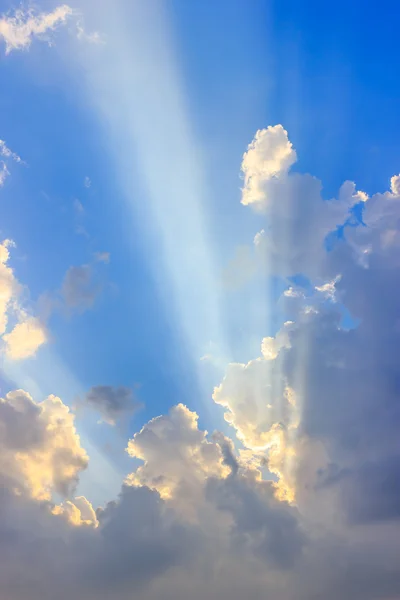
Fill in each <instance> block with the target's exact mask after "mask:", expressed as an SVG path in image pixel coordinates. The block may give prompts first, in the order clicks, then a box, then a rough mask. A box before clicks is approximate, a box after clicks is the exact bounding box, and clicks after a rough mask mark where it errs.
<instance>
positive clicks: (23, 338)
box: [0, 240, 47, 360]
mask: <svg viewBox="0 0 400 600" xmlns="http://www.w3.org/2000/svg"><path fill="white" fill-rule="evenodd" d="M13 246H14V243H13V242H12V241H11V240H5V241H3V242H2V243H1V244H0V336H1V337H2V341H3V344H4V347H3V351H4V353H5V355H6V356H7V357H8V358H10V359H11V360H22V359H25V358H29V357H31V356H34V354H35V353H36V352H37V350H38V349H39V348H40V346H42V345H43V344H44V343H45V342H46V341H47V334H46V330H45V328H44V326H43V324H42V323H41V322H40V320H39V319H37V318H36V317H33V316H32V315H30V314H29V313H28V312H27V311H26V310H24V309H23V308H22V307H21V305H20V295H21V291H22V286H21V285H20V283H19V282H18V280H17V279H16V277H15V275H14V271H13V269H12V268H11V267H10V266H9V264H8V262H9V258H10V250H9V249H10V248H11V247H13ZM10 317H13V318H16V319H17V323H16V324H15V325H14V326H13V327H11V328H10V327H9V326H8V325H9V321H10Z"/></svg>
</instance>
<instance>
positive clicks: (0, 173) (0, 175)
mask: <svg viewBox="0 0 400 600" xmlns="http://www.w3.org/2000/svg"><path fill="white" fill-rule="evenodd" d="M9 174H10V172H9V170H8V169H7V165H6V163H5V162H2V163H1V168H0V187H1V186H3V185H4V182H5V180H6V179H7V177H8V176H9Z"/></svg>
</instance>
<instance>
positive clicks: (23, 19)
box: [0, 4, 104, 54]
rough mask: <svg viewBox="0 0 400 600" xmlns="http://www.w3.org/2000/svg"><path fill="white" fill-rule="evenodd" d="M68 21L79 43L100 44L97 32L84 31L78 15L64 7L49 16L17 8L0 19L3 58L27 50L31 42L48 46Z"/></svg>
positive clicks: (100, 39) (45, 13) (32, 9)
mask: <svg viewBox="0 0 400 600" xmlns="http://www.w3.org/2000/svg"><path fill="white" fill-rule="evenodd" d="M71 19H74V30H75V34H76V37H77V38H78V39H79V40H83V41H85V42H88V43H91V44H101V43H104V39H103V37H102V36H101V35H100V33H99V32H97V31H93V32H90V33H88V32H87V31H86V29H85V26H84V23H83V19H82V15H81V14H80V13H79V12H78V11H76V10H74V9H72V8H71V7H70V6H68V5H67V4H62V5H60V6H58V7H56V8H55V9H54V10H52V11H50V12H39V11H37V10H35V9H34V8H26V9H23V8H20V9H18V10H16V11H15V12H10V13H8V14H4V15H3V16H2V17H1V18H0V39H3V41H4V43H5V46H6V54H10V52H12V51H13V50H26V49H28V48H29V47H30V45H31V44H32V42H33V40H35V39H37V40H40V41H44V42H47V43H48V44H49V45H51V44H52V43H53V34H54V33H55V31H56V30H57V29H59V28H60V27H63V26H66V24H67V23H68V21H69V20H71Z"/></svg>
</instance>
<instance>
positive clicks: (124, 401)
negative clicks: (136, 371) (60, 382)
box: [84, 385, 141, 425]
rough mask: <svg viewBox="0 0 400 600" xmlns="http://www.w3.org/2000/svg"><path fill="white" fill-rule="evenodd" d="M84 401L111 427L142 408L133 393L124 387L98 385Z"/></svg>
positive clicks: (91, 389)
mask: <svg viewBox="0 0 400 600" xmlns="http://www.w3.org/2000/svg"><path fill="white" fill-rule="evenodd" d="M84 401H85V403H86V404H88V405H89V406H90V407H91V408H93V409H95V410H97V411H98V412H99V413H100V414H101V416H102V418H103V420H104V421H106V422H107V423H109V424H110V425H115V423H116V422H117V421H118V420H120V419H122V418H123V417H126V416H128V415H129V414H132V413H134V412H135V411H136V410H138V409H139V408H140V407H141V404H140V403H139V402H138V401H137V400H136V399H135V397H134V395H133V391H132V390H131V389H130V388H128V387H124V386H118V387H113V386H111V385H96V386H93V387H92V388H90V390H89V391H88V393H87V394H86V396H85V398H84Z"/></svg>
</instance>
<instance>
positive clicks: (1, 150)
mask: <svg viewBox="0 0 400 600" xmlns="http://www.w3.org/2000/svg"><path fill="white" fill-rule="evenodd" d="M0 156H1V157H2V158H3V159H4V160H2V161H1V162H0V165H1V166H0V187H1V186H3V185H4V182H5V180H6V179H7V177H8V176H9V174H10V171H9V170H8V168H7V164H6V162H7V161H8V160H13V161H14V162H16V163H23V162H24V161H23V160H22V159H21V158H20V157H19V156H18V154H16V153H15V152H13V151H12V150H10V148H9V147H8V146H7V144H6V143H5V141H4V140H0Z"/></svg>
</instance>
